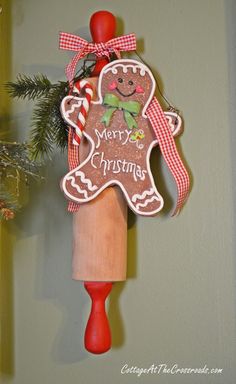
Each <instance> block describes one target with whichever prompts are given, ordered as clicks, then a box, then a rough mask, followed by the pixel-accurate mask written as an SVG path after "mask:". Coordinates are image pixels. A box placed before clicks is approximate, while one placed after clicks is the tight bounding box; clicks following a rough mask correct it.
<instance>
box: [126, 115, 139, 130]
mask: <svg viewBox="0 0 236 384" xmlns="http://www.w3.org/2000/svg"><path fill="white" fill-rule="evenodd" d="M124 118H125V121H126V124H127V125H128V128H129V129H132V128H137V126H138V125H137V122H136V121H135V119H134V118H133V116H132V115H131V113H130V112H128V111H124Z"/></svg>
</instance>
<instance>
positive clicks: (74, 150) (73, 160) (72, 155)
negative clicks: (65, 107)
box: [68, 80, 93, 212]
mask: <svg viewBox="0 0 236 384" xmlns="http://www.w3.org/2000/svg"><path fill="white" fill-rule="evenodd" d="M82 91H84V92H85V98H84V99H83V101H82V104H81V107H80V111H79V114H78V118H77V122H76V128H72V127H70V128H69V135H68V163H69V169H70V170H72V169H75V168H76V167H78V165H79V148H78V146H79V144H80V141H81V137H82V134H83V130H84V128H85V123H86V118H87V115H88V112H89V108H90V104H91V100H92V98H93V88H92V86H91V85H90V83H89V82H88V81H86V80H81V81H79V82H77V83H76V85H74V88H73V92H74V93H78V94H79V95H80V93H81V92H82ZM78 209H79V204H77V203H75V202H73V201H69V204H68V211H69V212H77V211H78Z"/></svg>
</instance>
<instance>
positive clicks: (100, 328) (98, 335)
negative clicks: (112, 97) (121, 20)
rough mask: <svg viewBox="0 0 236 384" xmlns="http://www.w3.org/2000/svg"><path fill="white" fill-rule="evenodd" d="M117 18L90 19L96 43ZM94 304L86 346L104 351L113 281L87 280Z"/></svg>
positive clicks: (112, 29) (109, 31)
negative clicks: (107, 299)
mask: <svg viewBox="0 0 236 384" xmlns="http://www.w3.org/2000/svg"><path fill="white" fill-rule="evenodd" d="M115 29H116V19H115V17H114V16H113V15H112V13H110V12H107V11H99V12H96V13H94V14H93V15H92V17H91V19H90V30H91V35H92V38H93V41H94V43H101V42H103V43H105V42H106V41H108V40H110V39H112V38H114V37H115ZM107 63H108V59H107V58H102V59H100V60H98V61H97V62H96V65H95V67H94V70H93V72H92V76H98V75H99V73H100V72H101V70H102V68H103V67H104V66H105V65H106V64H107ZM101 267H102V266H101ZM84 286H85V289H86V290H87V292H88V293H89V295H90V297H91V300H92V306H91V313H90V316H89V320H88V323H87V326H86V330H85V335H84V345H85V348H86V349H87V350H88V351H89V352H91V353H96V354H100V353H104V352H107V351H108V350H109V349H110V348H111V332H110V326H109V322H108V319H107V315H106V311H105V300H106V298H107V296H108V295H109V293H110V291H111V289H112V283H111V282H85V283H84Z"/></svg>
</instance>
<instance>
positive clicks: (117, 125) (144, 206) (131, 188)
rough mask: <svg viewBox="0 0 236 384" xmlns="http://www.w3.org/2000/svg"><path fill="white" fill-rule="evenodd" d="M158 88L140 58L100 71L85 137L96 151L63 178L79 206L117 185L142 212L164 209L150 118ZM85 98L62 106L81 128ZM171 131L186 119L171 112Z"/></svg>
mask: <svg viewBox="0 0 236 384" xmlns="http://www.w3.org/2000/svg"><path fill="white" fill-rule="evenodd" d="M154 92H155V79H154V77H153V75H152V73H151V71H150V70H149V68H147V66H146V65H144V64H143V63H140V62H138V61H136V60H128V59H122V60H115V61H113V62H110V63H109V64H107V65H106V66H105V67H104V68H103V69H102V71H101V73H100V76H99V80H98V89H97V94H98V100H97V101H93V102H92V104H91V107H90V111H89V114H88V117H87V120H86V125H85V130H84V132H83V134H84V136H85V138H86V139H87V140H88V141H89V142H90V145H91V149H90V152H89V154H88V156H87V158H86V159H85V160H84V161H83V162H82V163H81V164H80V165H79V166H78V167H77V168H75V169H73V170H72V171H70V172H69V173H67V175H66V176H65V177H64V178H63V180H62V189H63V191H64V194H65V196H66V197H67V198H68V199H69V200H72V201H74V202H77V203H79V204H83V203H87V202H89V201H91V200H93V199H95V198H96V197H97V196H98V195H99V194H100V193H101V192H102V191H103V190H104V189H105V188H107V187H108V186H111V185H118V186H119V187H120V188H121V190H122V192H123V194H124V196H125V198H126V200H127V203H128V205H129V207H130V208H131V209H132V210H133V211H134V212H135V213H136V214H139V215H143V216H153V215H155V214H157V213H158V212H159V211H160V210H161V209H162V207H163V198H162V196H161V195H160V194H159V192H158V191H157V188H156V186H155V183H154V180H153V176H152V173H151V169H150V155H151V151H152V149H153V147H155V146H156V145H158V141H157V138H156V136H155V134H154V132H153V129H152V126H151V124H150V122H149V120H148V118H147V116H146V113H145V112H146V110H147V107H148V105H149V103H150V101H151V100H152V98H153V95H154ZM81 103H82V99H81V98H79V97H73V96H67V97H66V98H65V99H63V102H62V104H61V112H62V116H63V117H64V119H65V121H66V122H67V123H68V124H69V125H71V126H72V127H73V126H74V127H75V126H76V120H77V118H78V114H79V109H80V106H81ZM165 114H166V117H167V120H168V122H169V125H170V128H171V131H172V134H173V135H174V136H175V135H177V134H178V133H179V132H180V129H181V119H180V117H179V116H178V115H177V114H175V113H173V112H166V113H165Z"/></svg>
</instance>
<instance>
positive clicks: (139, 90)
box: [109, 77, 144, 97]
mask: <svg viewBox="0 0 236 384" xmlns="http://www.w3.org/2000/svg"><path fill="white" fill-rule="evenodd" d="M118 83H120V84H122V83H124V79H122V78H121V77H119V78H118V79H117V81H113V82H112V83H110V84H109V89H110V90H111V91H117V92H118V93H119V94H120V95H121V96H123V97H130V96H133V95H134V94H135V93H143V92H144V89H143V88H142V87H141V86H140V85H137V86H136V87H135V88H134V90H133V91H131V92H130V93H124V92H122V91H121V90H120V88H118ZM132 85H134V82H133V80H128V86H129V87H132Z"/></svg>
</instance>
